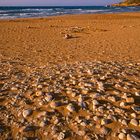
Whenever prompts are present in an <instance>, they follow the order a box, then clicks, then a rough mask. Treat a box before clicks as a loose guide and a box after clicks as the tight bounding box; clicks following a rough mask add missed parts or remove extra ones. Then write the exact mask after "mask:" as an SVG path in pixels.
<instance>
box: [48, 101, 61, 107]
mask: <svg viewBox="0 0 140 140" xmlns="http://www.w3.org/2000/svg"><path fill="white" fill-rule="evenodd" d="M60 105H61V102H56V101H52V102H51V103H50V107H51V108H56V107H58V106H60Z"/></svg>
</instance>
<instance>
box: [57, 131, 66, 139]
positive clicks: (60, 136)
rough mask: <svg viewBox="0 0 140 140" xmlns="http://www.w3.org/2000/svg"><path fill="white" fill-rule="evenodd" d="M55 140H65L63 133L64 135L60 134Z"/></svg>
mask: <svg viewBox="0 0 140 140" xmlns="http://www.w3.org/2000/svg"><path fill="white" fill-rule="evenodd" d="M57 139H58V140H63V139H65V133H64V132H60V133H59V135H58V138H57Z"/></svg>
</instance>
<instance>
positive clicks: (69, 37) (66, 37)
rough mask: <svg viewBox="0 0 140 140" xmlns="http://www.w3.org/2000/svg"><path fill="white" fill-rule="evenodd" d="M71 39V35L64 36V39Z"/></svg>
mask: <svg viewBox="0 0 140 140" xmlns="http://www.w3.org/2000/svg"><path fill="white" fill-rule="evenodd" d="M71 38H72V35H69V34H65V36H64V39H71Z"/></svg>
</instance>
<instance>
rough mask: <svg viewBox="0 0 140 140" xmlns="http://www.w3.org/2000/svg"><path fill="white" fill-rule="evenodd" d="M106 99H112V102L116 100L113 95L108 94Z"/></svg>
mask: <svg viewBox="0 0 140 140" xmlns="http://www.w3.org/2000/svg"><path fill="white" fill-rule="evenodd" d="M108 100H110V101H112V102H116V98H115V97H114V96H109V97H108Z"/></svg>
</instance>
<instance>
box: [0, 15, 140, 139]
mask: <svg viewBox="0 0 140 140" xmlns="http://www.w3.org/2000/svg"><path fill="white" fill-rule="evenodd" d="M0 33H1V34H0V60H1V61H0V139H2V140H5V139H14V140H30V139H33V140H62V139H66V140H92V139H93V140H104V139H105V140H118V139H123V140H134V139H137V140H139V139H140V102H139V100H140V45H139V44H140V38H139V35H140V13H119V14H101V15H100V14H97V15H67V16H59V17H48V18H36V19H15V20H1V21H0Z"/></svg>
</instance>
